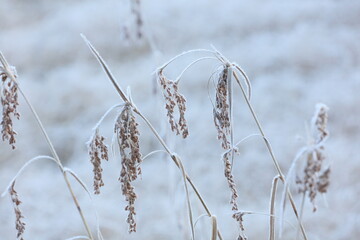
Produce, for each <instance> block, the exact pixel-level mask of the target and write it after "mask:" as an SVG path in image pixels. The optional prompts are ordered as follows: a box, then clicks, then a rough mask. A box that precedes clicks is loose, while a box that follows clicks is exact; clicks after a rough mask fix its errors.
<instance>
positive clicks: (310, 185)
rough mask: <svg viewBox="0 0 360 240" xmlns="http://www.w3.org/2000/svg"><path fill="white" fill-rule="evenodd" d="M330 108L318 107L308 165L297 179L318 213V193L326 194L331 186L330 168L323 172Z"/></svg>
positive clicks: (312, 123)
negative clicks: (316, 201) (316, 200)
mask: <svg viewBox="0 0 360 240" xmlns="http://www.w3.org/2000/svg"><path fill="white" fill-rule="evenodd" d="M327 112H328V107H327V106H326V105H324V104H318V105H317V106H316V111H315V114H314V116H313V118H312V121H311V131H312V139H310V145H309V146H308V151H307V155H306V156H307V158H306V165H305V168H304V171H303V177H302V178H301V177H299V176H298V177H297V181H296V182H297V184H298V185H299V192H302V193H304V194H307V195H308V197H309V199H310V202H311V203H312V204H313V211H314V212H315V211H316V203H315V198H316V196H317V193H319V192H320V193H325V192H326V191H327V188H328V186H329V184H330V180H329V175H330V168H327V169H326V170H322V165H323V162H324V161H325V159H326V156H325V154H324V149H325V148H324V141H325V140H326V139H327V137H328V136H329V132H328V130H327V128H326V127H327V119H328V114H327Z"/></svg>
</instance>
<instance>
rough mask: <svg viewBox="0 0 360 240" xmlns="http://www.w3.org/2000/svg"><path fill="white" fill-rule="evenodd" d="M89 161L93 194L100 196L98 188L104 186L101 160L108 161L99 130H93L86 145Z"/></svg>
mask: <svg viewBox="0 0 360 240" xmlns="http://www.w3.org/2000/svg"><path fill="white" fill-rule="evenodd" d="M88 149H89V155H90V161H91V163H92V165H93V172H94V194H100V188H101V187H102V186H104V182H103V180H102V171H103V169H102V167H101V161H102V160H106V161H108V160H109V155H108V147H107V146H106V144H105V137H103V136H101V135H100V134H99V129H96V130H95V133H94V135H93V136H92V137H91V139H90V141H89V145H88Z"/></svg>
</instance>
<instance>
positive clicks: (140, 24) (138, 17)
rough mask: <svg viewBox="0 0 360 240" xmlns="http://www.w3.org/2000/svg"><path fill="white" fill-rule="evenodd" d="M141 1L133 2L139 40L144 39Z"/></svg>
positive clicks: (135, 0)
mask: <svg viewBox="0 0 360 240" xmlns="http://www.w3.org/2000/svg"><path fill="white" fill-rule="evenodd" d="M140 4H141V1H140V0H131V13H132V14H133V15H134V18H135V25H136V36H137V37H138V38H142V37H143V30H142V28H143V25H144V22H143V18H142V14H141V5H140Z"/></svg>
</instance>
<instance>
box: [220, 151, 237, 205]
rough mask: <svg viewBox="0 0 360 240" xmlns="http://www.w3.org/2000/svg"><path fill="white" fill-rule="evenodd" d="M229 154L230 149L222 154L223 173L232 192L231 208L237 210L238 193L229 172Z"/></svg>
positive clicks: (230, 152)
mask: <svg viewBox="0 0 360 240" xmlns="http://www.w3.org/2000/svg"><path fill="white" fill-rule="evenodd" d="M231 154H232V151H227V152H226V153H224V154H223V161H224V165H225V171H224V173H225V177H226V179H227V182H228V185H229V188H230V190H231V193H232V194H231V200H230V204H231V206H232V210H233V211H237V210H238V205H237V198H238V193H237V190H236V185H235V181H234V176H233V175H232V173H231V170H232V164H231V162H230V159H229V157H230V156H231Z"/></svg>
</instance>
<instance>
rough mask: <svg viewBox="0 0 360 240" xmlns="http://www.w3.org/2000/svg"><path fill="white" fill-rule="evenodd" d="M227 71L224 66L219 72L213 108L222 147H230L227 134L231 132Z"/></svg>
mask: <svg viewBox="0 0 360 240" xmlns="http://www.w3.org/2000/svg"><path fill="white" fill-rule="evenodd" d="M228 73H229V68H228V67H227V66H224V68H223V70H222V71H221V72H220V74H219V79H218V83H217V86H216V99H215V108H214V110H213V113H214V123H215V127H216V129H217V132H218V139H219V140H220V141H221V146H222V147H223V148H224V149H229V148H230V141H229V140H228V136H229V134H230V133H231V123H230V107H229V99H228V95H229V93H228Z"/></svg>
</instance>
